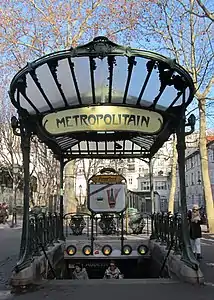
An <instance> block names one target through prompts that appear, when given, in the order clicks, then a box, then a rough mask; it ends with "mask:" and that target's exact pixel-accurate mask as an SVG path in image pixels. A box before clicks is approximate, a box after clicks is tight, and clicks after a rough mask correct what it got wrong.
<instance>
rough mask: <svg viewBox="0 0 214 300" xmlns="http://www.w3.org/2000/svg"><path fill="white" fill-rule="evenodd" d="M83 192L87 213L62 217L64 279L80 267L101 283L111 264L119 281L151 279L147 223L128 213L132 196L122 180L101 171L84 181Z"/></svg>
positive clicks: (148, 226) (149, 228)
mask: <svg viewBox="0 0 214 300" xmlns="http://www.w3.org/2000/svg"><path fill="white" fill-rule="evenodd" d="M87 190H88V205H87V207H88V209H89V212H90V213H89V214H83V213H82V214H81V213H77V214H74V213H73V214H69V213H68V214H66V215H65V216H64V219H65V222H66V231H65V234H66V250H65V254H64V259H65V273H64V277H65V278H69V279H72V278H73V275H74V271H75V265H76V264H80V265H81V266H82V267H84V268H85V269H86V270H87V274H88V277H89V278H90V279H102V278H103V277H104V274H105V271H106V270H107V269H108V268H109V265H110V264H112V261H113V263H114V264H115V265H116V266H117V267H118V268H119V270H120V272H121V276H122V277H123V278H148V277H151V276H152V273H151V270H152V269H153V270H154V265H153V266H152V262H151V255H150V251H149V246H148V241H149V235H148V234H149V233H150V234H151V219H149V218H148V217H147V218H146V220H145V219H144V215H143V213H140V212H139V213H134V214H131V213H129V211H128V200H130V197H131V196H132V193H131V192H130V191H128V190H127V184H126V179H125V177H124V176H123V175H122V174H120V173H118V172H117V171H115V170H114V169H112V168H105V169H102V170H101V171H100V172H98V173H97V174H95V175H93V176H92V177H91V178H90V179H89V180H88V186H87ZM136 233H137V234H136ZM153 274H154V272H153Z"/></svg>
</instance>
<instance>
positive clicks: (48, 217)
mask: <svg viewBox="0 0 214 300" xmlns="http://www.w3.org/2000/svg"><path fill="white" fill-rule="evenodd" d="M29 222H30V224H29V239H30V241H29V242H30V243H29V244H30V253H31V255H32V256H40V255H41V254H42V251H44V250H48V247H51V246H54V243H58V242H59V238H60V216H59V214H58V213H39V214H35V213H34V214H30V218H29Z"/></svg>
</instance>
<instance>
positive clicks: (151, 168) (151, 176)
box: [149, 159, 155, 214]
mask: <svg viewBox="0 0 214 300" xmlns="http://www.w3.org/2000/svg"><path fill="white" fill-rule="evenodd" d="M149 182H150V198H151V203H152V214H153V213H154V212H155V202H154V201H155V198H154V181H153V160H152V159H150V160H149Z"/></svg>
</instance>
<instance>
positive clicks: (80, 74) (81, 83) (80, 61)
mask: <svg viewBox="0 0 214 300" xmlns="http://www.w3.org/2000/svg"><path fill="white" fill-rule="evenodd" d="M72 62H73V63H74V71H75V75H76V79H77V84H78V87H79V91H80V95H81V99H82V103H83V104H91V103H92V102H93V101H92V91H91V76H90V66H89V58H88V57H76V58H72Z"/></svg>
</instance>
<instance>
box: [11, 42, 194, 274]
mask: <svg viewBox="0 0 214 300" xmlns="http://www.w3.org/2000/svg"><path fill="white" fill-rule="evenodd" d="M9 95H10V98H11V101H12V103H13V105H14V106H15V107H16V108H17V112H18V118H17V117H13V118H12V120H11V125H12V127H13V130H14V133H15V134H17V135H20V136H21V147H22V152H23V163H24V182H25V184H24V222H23V231H22V241H21V251H20V261H19V262H18V266H19V269H20V268H21V267H23V266H24V265H26V263H29V261H30V260H31V257H32V253H31V252H30V245H29V159H30V139H31V136H32V135H36V136H38V138H39V139H40V141H41V142H43V143H45V144H46V145H47V146H48V147H49V148H50V149H51V150H52V151H53V153H54V154H55V157H56V158H57V159H59V160H60V178H61V191H62V189H63V169H64V165H65V163H66V162H67V161H69V160H72V159H76V158H105V159H108V158H128V157H133V158H141V159H145V158H146V159H148V162H150V163H151V159H152V157H153V156H154V154H155V153H156V152H157V151H158V150H159V149H160V147H161V146H162V145H163V144H164V142H165V141H167V140H168V138H169V136H170V135H171V134H172V133H176V134H177V140H178V162H179V173H180V188H181V203H182V226H183V229H185V228H187V219H186V194H185V193H186V191H185V176H184V173H185V168H184V159H185V135H186V132H185V127H186V126H191V131H192V130H194V116H191V118H189V119H188V122H186V119H185V111H186V108H187V106H188V105H189V104H190V103H191V101H192V100H193V97H194V85H193V81H192V79H191V77H190V76H189V74H188V73H187V72H186V71H185V70H184V69H183V68H182V67H181V66H180V65H178V64H177V63H176V61H175V60H172V59H169V58H166V57H164V56H162V55H159V54H156V53H154V52H149V51H143V50H137V49H131V48H129V47H123V46H120V45H117V44H115V43H113V42H111V41H109V40H108V39H107V38H106V37H97V38H95V39H94V40H93V41H92V42H90V43H88V44H86V45H83V46H79V47H76V48H71V49H69V50H64V51H60V52H55V53H52V54H49V55H46V56H44V57H41V58H39V59H37V60H35V61H34V62H32V63H28V64H27V66H26V67H25V68H23V69H22V70H21V71H19V72H18V73H17V74H16V75H15V77H14V78H13V80H12V82H11V86H10V91H9ZM94 106H99V107H102V108H103V111H105V112H108V109H109V107H112V106H114V107H124V108H126V107H128V108H138V109H144V110H145V111H150V112H151V111H152V112H157V113H159V114H160V115H161V117H162V120H163V121H162V126H161V130H159V131H158V132H155V133H153V134H148V133H142V132H140V131H139V132H137V131H131V130H130V131H128V130H126V131H123V130H121V131H118V130H114V131H112V130H108V129H107V128H106V131H103V132H101V133H100V132H95V131H91V130H90V128H89V130H87V131H86V132H72V131H71V132H69V133H66V134H58V135H56V134H50V133H48V132H47V131H46V130H45V128H44V126H43V124H42V120H43V118H44V117H45V116H47V115H48V114H50V113H58V112H60V111H63V110H68V109H74V108H83V107H94ZM150 169H151V168H150ZM60 216H61V221H60V228H61V231H60V232H61V234H60V239H64V236H63V193H61V195H60ZM182 232H183V241H184V243H183V245H184V246H183V259H184V260H185V261H186V262H187V263H189V264H190V265H192V266H195V265H196V261H195V258H194V256H193V253H192V252H191V247H190V243H189V236H188V233H187V231H185V230H183V231H182Z"/></svg>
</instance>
